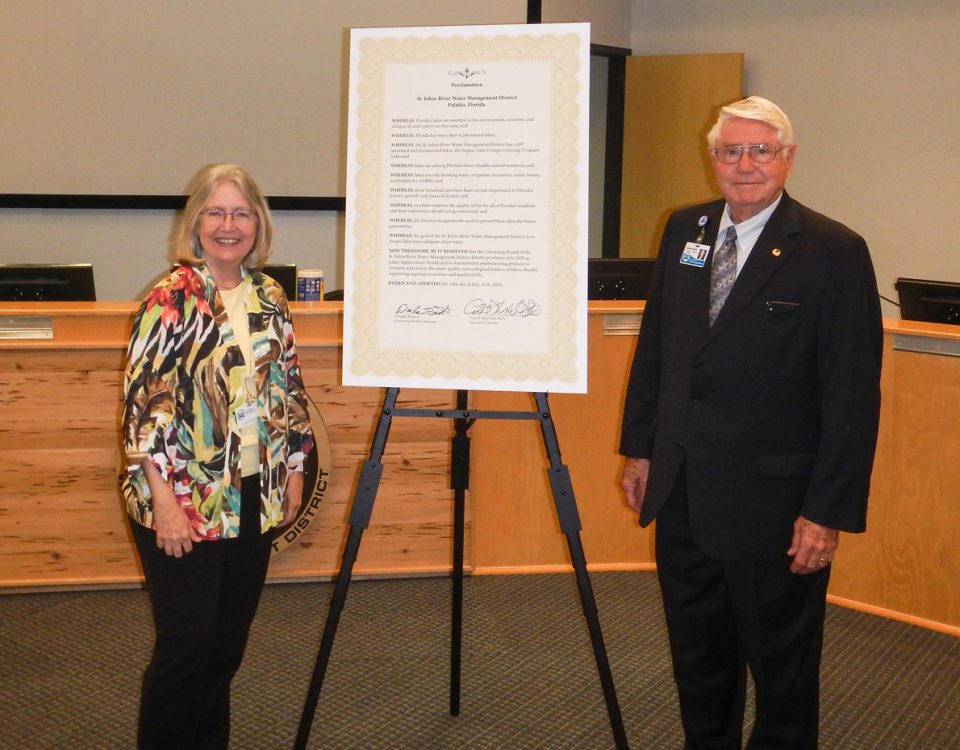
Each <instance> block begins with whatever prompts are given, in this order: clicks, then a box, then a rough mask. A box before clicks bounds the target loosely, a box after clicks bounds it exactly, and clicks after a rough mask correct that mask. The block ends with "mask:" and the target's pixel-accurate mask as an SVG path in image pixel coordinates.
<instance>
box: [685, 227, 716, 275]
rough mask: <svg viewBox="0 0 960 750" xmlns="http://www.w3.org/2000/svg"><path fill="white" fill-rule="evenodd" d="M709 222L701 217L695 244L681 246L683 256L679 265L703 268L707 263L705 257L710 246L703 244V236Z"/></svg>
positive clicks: (689, 243)
mask: <svg viewBox="0 0 960 750" xmlns="http://www.w3.org/2000/svg"><path fill="white" fill-rule="evenodd" d="M708 221H710V220H709V219H708V218H707V217H706V216H701V217H700V221H698V222H697V226H698V227H700V234H698V235H697V239H696V241H695V242H688V243H687V244H686V245H684V246H683V254H682V255H681V256H680V265H682V266H695V267H696V268H703V266H704V264H705V263H706V262H707V255H708V254H709V253H710V245H704V244H703V235H704V234H706V231H707V222H708Z"/></svg>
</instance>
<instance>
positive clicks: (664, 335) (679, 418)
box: [620, 193, 883, 559]
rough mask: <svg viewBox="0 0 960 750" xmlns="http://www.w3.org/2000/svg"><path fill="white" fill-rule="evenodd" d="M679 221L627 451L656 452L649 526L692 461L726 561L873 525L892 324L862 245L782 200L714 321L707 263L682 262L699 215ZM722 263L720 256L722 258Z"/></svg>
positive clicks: (644, 329)
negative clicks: (811, 530)
mask: <svg viewBox="0 0 960 750" xmlns="http://www.w3.org/2000/svg"><path fill="white" fill-rule="evenodd" d="M723 206H724V204H723V201H717V202H713V203H707V204H703V205H700V206H694V207H691V208H684V209H681V210H678V211H676V212H675V213H674V214H673V215H672V216H671V217H670V219H669V220H668V222H667V226H666V229H665V230H664V234H663V238H662V240H661V243H660V254H659V258H658V261H657V267H656V271H655V273H654V277H653V281H652V283H651V287H650V293H649V295H648V297H649V298H648V300H647V304H646V309H645V311H644V315H643V321H642V325H641V330H640V337H639V339H638V342H637V351H636V355H635V357H634V362H633V367H632V369H631V373H630V382H629V384H628V388H627V397H626V404H625V407H624V417H623V429H622V433H621V443H620V452H621V453H622V454H624V455H626V456H634V457H641V458H650V459H651V467H650V475H649V479H648V483H647V493H646V497H645V500H644V505H643V512H642V513H641V517H640V522H641V524H642V525H647V524H649V523H650V522H651V521H652V520H653V519H654V518H655V517H656V515H657V512H658V511H659V509H660V508H661V507H662V506H663V503H664V502H665V501H666V498H667V495H668V494H669V492H670V490H671V488H672V487H673V485H674V482H675V480H676V478H677V476H678V473H679V471H680V469H681V467H684V468H685V471H686V476H687V494H688V501H689V515H690V525H691V530H692V532H693V535H694V539H695V540H696V541H697V543H698V545H699V546H700V547H701V549H703V550H704V552H706V553H707V554H710V555H712V556H714V557H717V558H720V559H738V558H747V559H751V558H752V559H775V558H777V557H782V556H783V555H784V554H785V552H786V550H787V549H788V548H789V546H790V540H791V536H792V525H793V522H794V520H795V519H796V517H797V516H798V515H803V516H805V517H806V518H808V519H809V520H811V521H814V522H816V523H819V524H822V525H824V526H828V527H831V528H835V529H841V530H844V531H852V532H859V531H863V530H864V528H865V527H866V509H867V493H868V489H869V483H870V472H871V469H872V466H873V454H874V449H875V446H876V439H877V425H878V421H879V411H880V357H881V349H882V338H883V331H882V320H881V315H880V304H879V298H878V295H877V285H876V279H875V276H874V272H873V266H872V264H871V262H870V256H869V253H868V251H867V246H866V243H865V242H864V240H863V238H861V237H860V236H859V235H857V234H855V233H854V232H852V231H850V230H849V229H847V228H846V227H845V226H843V225H842V224H839V223H837V222H835V221H833V220H831V219H828V218H827V217H825V216H822V215H820V214H818V213H816V212H814V211H811V210H810V209H808V208H806V207H805V206H802V205H801V204H799V203H797V202H796V201H794V200H793V199H792V198H790V197H789V196H788V195H787V194H786V193H784V194H783V197H782V199H781V201H780V205H779V206H777V208H776V210H775V211H774V213H773V215H772V216H771V217H770V219H769V221H768V222H767V225H766V227H765V228H764V230H763V232H762V234H761V235H760V237H759V239H758V240H757V243H756V245H755V246H754V248H753V250H752V252H751V253H750V256H749V259H748V260H747V263H746V264H745V265H744V267H743V270H742V271H741V273H740V275H739V276H738V277H737V281H736V283H735V284H734V286H733V289H732V290H731V292H730V296H729V297H728V299H727V302H726V304H725V305H724V307H723V309H722V310H721V311H720V314H719V316H718V317H717V320H716V322H715V323H714V325H713V326H712V327H709V326H708V322H707V308H708V297H709V286H710V283H709V279H710V263H709V262H708V263H707V264H705V265H704V267H703V268H697V267H695V266H687V265H681V263H680V262H679V260H680V256H681V253H682V252H683V248H684V245H685V244H686V243H687V242H689V241H693V240H695V239H696V237H697V234H698V226H697V222H698V219H699V218H700V217H701V216H707V217H708V218H709V224H708V225H707V233H706V235H705V237H704V239H703V242H704V243H706V244H709V245H711V246H712V245H713V243H714V240H715V239H716V236H717V228H718V225H719V223H720V217H721V214H722V211H723ZM710 257H711V259H712V253H711V256H710Z"/></svg>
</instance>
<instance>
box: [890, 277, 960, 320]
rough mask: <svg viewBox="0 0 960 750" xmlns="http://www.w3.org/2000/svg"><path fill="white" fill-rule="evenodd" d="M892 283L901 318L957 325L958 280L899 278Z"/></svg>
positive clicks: (959, 285) (958, 311)
mask: <svg viewBox="0 0 960 750" xmlns="http://www.w3.org/2000/svg"><path fill="white" fill-rule="evenodd" d="M894 286H895V287H896V290H897V293H898V294H899V296H900V317H901V318H902V319H903V320H919V321H923V322H924V323H949V324H951V325H960V283H957V282H953V281H930V280H928V279H905V278H900V279H897V282H896V284H894Z"/></svg>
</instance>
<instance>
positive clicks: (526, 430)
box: [471, 314, 653, 572]
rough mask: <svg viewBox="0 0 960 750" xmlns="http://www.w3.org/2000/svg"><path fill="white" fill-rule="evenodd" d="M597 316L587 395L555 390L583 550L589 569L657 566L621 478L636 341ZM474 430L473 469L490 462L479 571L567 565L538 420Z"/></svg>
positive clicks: (476, 517)
mask: <svg viewBox="0 0 960 750" xmlns="http://www.w3.org/2000/svg"><path fill="white" fill-rule="evenodd" d="M589 317H590V321H589V326H590V332H589V341H590V346H591V352H590V357H589V363H588V373H587V379H588V393H587V394H583V395H575V394H551V395H550V396H549V402H550V411H551V414H552V415H553V420H554V422H555V424H556V428H557V439H558V442H559V445H560V452H561V457H562V460H563V462H564V463H565V464H567V466H568V467H569V469H570V476H571V481H572V483H573V489H574V493H575V495H576V498H577V508H578V511H579V514H580V519H581V523H582V525H583V530H582V532H581V539H582V540H583V545H584V554H585V556H586V559H587V563H588V565H589V566H590V568H591V569H600V568H636V567H649V566H650V565H651V564H652V562H653V552H652V535H651V531H650V529H646V530H641V529H640V528H639V527H638V525H637V517H636V514H635V513H633V511H631V510H630V509H629V508H628V507H627V505H626V503H625V502H624V500H623V495H622V493H621V492H620V488H619V484H618V482H619V476H620V471H621V468H622V459H621V458H620V456H619V454H618V452H617V448H618V444H619V439H620V416H621V413H622V407H623V398H624V394H625V392H626V383H627V376H628V372H629V369H630V362H631V361H632V358H633V350H634V346H635V344H636V337H635V336H613V335H605V334H604V332H603V326H604V316H603V315H599V314H596V315H591V316H589ZM475 406H476V408H482V409H514V410H524V411H528V410H531V409H532V408H533V407H534V406H535V403H534V401H533V398H532V397H531V396H530V395H529V394H501V393H494V392H482V393H477V394H476V401H475ZM473 430H474V437H475V440H474V441H473V446H474V460H475V466H476V467H485V468H484V469H483V470H475V471H474V472H473V475H472V477H471V499H472V502H473V506H472V518H473V545H474V546H473V549H474V561H473V562H474V566H475V569H476V570H477V571H478V572H496V571H502V572H512V571H515V570H517V569H519V568H523V567H526V566H533V567H534V568H537V569H564V570H565V569H568V568H569V566H570V561H569V554H568V552H567V547H566V541H565V539H564V537H563V535H562V533H561V532H560V528H559V524H558V522H557V520H556V512H555V510H554V506H553V499H552V495H551V492H550V485H549V478H548V476H547V467H548V462H547V457H546V454H545V452H544V449H543V441H542V438H541V437H540V431H539V425H538V423H537V422H536V421H534V422H506V421H499V420H481V421H480V422H478V424H477V425H476V426H475V427H474V428H473Z"/></svg>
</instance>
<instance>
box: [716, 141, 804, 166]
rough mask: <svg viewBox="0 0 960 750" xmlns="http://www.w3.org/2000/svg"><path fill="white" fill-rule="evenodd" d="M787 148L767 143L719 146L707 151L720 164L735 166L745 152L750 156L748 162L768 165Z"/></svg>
mask: <svg viewBox="0 0 960 750" xmlns="http://www.w3.org/2000/svg"><path fill="white" fill-rule="evenodd" d="M785 148H788V146H781V147H780V148H776V147H775V146H771V145H769V144H767V143H744V144H742V145H735V146H734V145H730V146H720V147H719V148H711V149H709V151H710V153H711V154H713V158H714V159H716V160H717V161H718V162H720V163H721V164H736V163H737V162H739V161H740V159H741V158H742V157H743V152H744V151H746V152H747V154H749V156H750V161H752V162H753V163H754V164H770V163H771V162H773V160H774V159H776V158H777V154H778V153H780V152H781V151H783V150H784V149H785Z"/></svg>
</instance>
